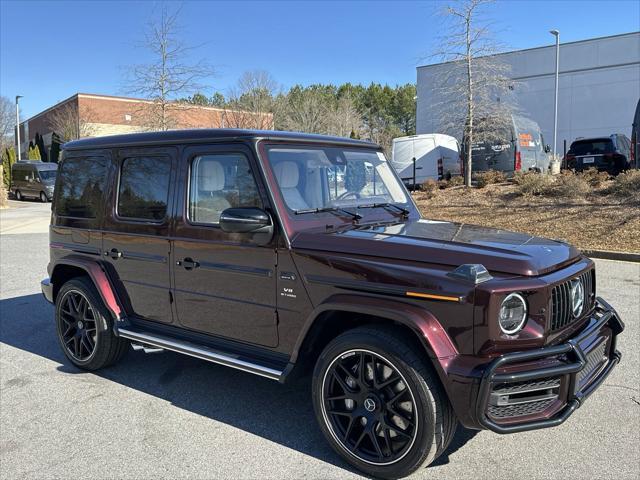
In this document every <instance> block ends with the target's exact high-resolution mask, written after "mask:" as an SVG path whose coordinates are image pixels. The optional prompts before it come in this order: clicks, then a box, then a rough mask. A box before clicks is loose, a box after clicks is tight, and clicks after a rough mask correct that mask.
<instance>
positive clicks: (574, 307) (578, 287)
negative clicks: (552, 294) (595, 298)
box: [571, 278, 584, 317]
mask: <svg viewBox="0 0 640 480" xmlns="http://www.w3.org/2000/svg"><path fill="white" fill-rule="evenodd" d="M583 306H584V285H583V284H582V281H581V280H580V279H579V278H574V279H573V280H571V311H572V312H573V316H574V317H579V316H580V314H581V313H582V307H583Z"/></svg>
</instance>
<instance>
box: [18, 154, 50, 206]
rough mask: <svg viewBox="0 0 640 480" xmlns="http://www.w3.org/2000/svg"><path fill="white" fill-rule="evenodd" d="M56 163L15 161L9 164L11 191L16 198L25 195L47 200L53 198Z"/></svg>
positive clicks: (22, 198) (25, 196)
mask: <svg viewBox="0 0 640 480" xmlns="http://www.w3.org/2000/svg"><path fill="white" fill-rule="evenodd" d="M57 170H58V164H57V163H46V162H17V163H14V164H13V165H12V166H11V192H13V196H14V197H15V198H16V200H24V199H25V198H27V197H31V198H37V199H39V200H40V201H41V202H48V201H50V200H51V199H52V198H53V186H54V184H55V181H56V171H57Z"/></svg>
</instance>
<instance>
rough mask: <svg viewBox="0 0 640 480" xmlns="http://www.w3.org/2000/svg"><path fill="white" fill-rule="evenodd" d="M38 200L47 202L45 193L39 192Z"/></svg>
mask: <svg viewBox="0 0 640 480" xmlns="http://www.w3.org/2000/svg"><path fill="white" fill-rule="evenodd" d="M40 201H41V202H42V203H47V202H48V201H49V198H48V197H47V194H46V193H44V192H40Z"/></svg>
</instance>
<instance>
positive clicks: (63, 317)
mask: <svg viewBox="0 0 640 480" xmlns="http://www.w3.org/2000/svg"><path fill="white" fill-rule="evenodd" d="M84 302H86V308H85V307H84V305H85V303H84ZM56 333H57V337H58V342H59V344H60V347H61V348H62V351H63V352H64V354H65V356H66V357H67V358H68V359H69V360H70V361H71V363H73V364H74V365H75V366H77V367H79V368H82V369H83V370H89V371H93V370H98V369H100V368H104V367H107V366H109V365H112V364H114V363H116V362H117V361H118V360H120V359H121V358H122V357H123V356H124V355H125V354H126V352H127V350H128V349H129V341H128V340H126V339H123V338H120V337H116V336H115V335H114V333H113V319H112V317H111V314H110V313H109V311H108V310H107V308H106V307H105V306H104V303H103V302H102V300H101V299H100V295H99V294H98V291H97V290H96V288H95V286H94V285H93V282H92V281H91V280H90V279H89V278H88V277H76V278H73V279H71V280H69V281H68V282H67V283H65V284H64V285H63V286H62V287H61V288H60V291H59V292H58V296H57V297H56Z"/></svg>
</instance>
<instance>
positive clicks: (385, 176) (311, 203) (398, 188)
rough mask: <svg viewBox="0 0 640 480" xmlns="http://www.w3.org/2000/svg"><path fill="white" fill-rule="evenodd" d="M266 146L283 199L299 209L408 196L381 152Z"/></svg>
mask: <svg viewBox="0 0 640 480" xmlns="http://www.w3.org/2000/svg"><path fill="white" fill-rule="evenodd" d="M267 151H268V156H269V163H270V164H271V168H272V170H273V173H274V177H275V179H276V181H277V183H278V187H279V189H280V192H281V193H282V197H283V200H284V202H285V204H286V205H287V207H288V208H289V209H290V210H292V211H293V212H294V213H313V212H309V210H325V209H332V208H358V207H363V208H364V207H370V206H371V205H373V204H406V203H407V202H408V201H409V199H408V197H407V194H406V193H405V192H406V191H405V189H404V187H403V186H402V185H401V183H400V182H399V180H398V179H397V177H396V176H395V175H394V173H393V171H392V170H391V167H390V166H389V164H388V163H387V160H386V159H385V157H384V155H383V154H382V152H377V151H374V150H364V149H362V150H355V149H349V148H341V147H280V146H278V147H276V146H272V147H268V149H267ZM316 213H319V212H316Z"/></svg>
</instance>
